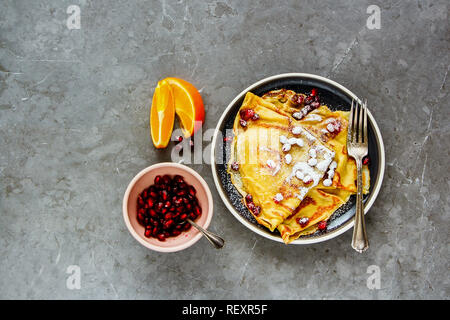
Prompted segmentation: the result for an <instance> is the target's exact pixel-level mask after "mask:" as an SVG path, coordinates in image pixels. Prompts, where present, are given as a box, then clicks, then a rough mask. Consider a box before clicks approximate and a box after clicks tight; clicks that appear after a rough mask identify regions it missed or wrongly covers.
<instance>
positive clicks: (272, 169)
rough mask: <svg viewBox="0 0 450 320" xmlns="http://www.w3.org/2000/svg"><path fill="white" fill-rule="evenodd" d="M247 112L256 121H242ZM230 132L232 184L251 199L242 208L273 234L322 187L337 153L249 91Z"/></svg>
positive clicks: (290, 118)
mask: <svg viewBox="0 0 450 320" xmlns="http://www.w3.org/2000/svg"><path fill="white" fill-rule="evenodd" d="M246 110H252V113H254V114H256V115H257V117H256V118H255V120H252V119H247V120H244V119H243V118H242V117H241V115H242V114H243V112H244V113H245V111H246ZM242 121H245V125H242ZM233 132H234V138H233V142H232V145H231V157H230V161H229V166H228V172H229V173H230V175H231V181H232V182H233V184H234V185H235V186H236V188H237V189H238V191H239V192H240V193H241V194H242V195H243V196H244V197H245V196H247V195H251V203H248V202H245V204H246V205H247V207H248V208H249V210H250V212H252V214H253V216H254V217H255V219H256V220H257V221H258V223H260V224H262V225H264V226H265V227H267V228H268V229H269V230H271V231H274V230H275V228H277V227H278V226H279V225H280V224H281V223H282V222H283V221H284V220H285V219H286V218H288V217H289V216H291V215H292V214H293V213H295V212H296V209H297V208H298V206H299V205H300V203H301V202H302V200H303V199H304V198H305V197H306V195H307V193H308V192H309V191H310V190H311V189H313V188H314V187H315V186H317V185H318V184H319V183H320V181H321V179H322V178H323V176H324V174H325V173H326V170H327V169H328V167H329V165H330V164H331V162H332V161H333V158H334V156H335V152H334V151H333V150H331V149H330V148H328V147H327V146H326V145H325V144H324V143H323V142H321V141H320V140H319V139H318V138H317V137H315V136H314V135H313V134H311V133H310V132H309V131H308V130H307V129H305V128H304V127H303V126H302V125H301V123H300V122H298V121H297V120H295V119H294V118H292V117H291V116H289V115H287V114H284V113H283V112H279V111H278V110H277V108H276V106H275V105H273V104H272V103H270V102H267V101H264V100H263V99H262V98H260V97H258V96H256V95H254V94H252V93H247V95H246V96H245V99H244V102H243V103H242V106H241V108H240V110H239V112H238V114H237V116H236V119H235V122H234V126H233ZM311 154H313V155H314V157H312V156H311ZM312 158H314V160H312V161H311V159H312ZM255 207H256V208H258V209H257V210H255V209H254V208H255ZM325 214H326V213H323V215H322V216H320V217H318V219H320V218H322V219H323V217H324V216H325Z"/></svg>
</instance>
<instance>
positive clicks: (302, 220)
mask: <svg viewBox="0 0 450 320" xmlns="http://www.w3.org/2000/svg"><path fill="white" fill-rule="evenodd" d="M297 222H298V224H299V225H300V226H301V227H302V228H304V227H306V225H307V224H308V222H309V218H307V217H303V218H298V219H297Z"/></svg>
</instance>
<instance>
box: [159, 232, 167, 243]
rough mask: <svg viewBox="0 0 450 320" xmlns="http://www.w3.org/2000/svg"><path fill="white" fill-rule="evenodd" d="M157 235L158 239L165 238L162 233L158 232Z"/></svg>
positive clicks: (163, 239) (162, 239)
mask: <svg viewBox="0 0 450 320" xmlns="http://www.w3.org/2000/svg"><path fill="white" fill-rule="evenodd" d="M157 237H158V240H159V241H165V240H166V237H165V236H164V234H162V233H160V234H158V235H157Z"/></svg>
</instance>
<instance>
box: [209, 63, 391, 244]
mask: <svg viewBox="0 0 450 320" xmlns="http://www.w3.org/2000/svg"><path fill="white" fill-rule="evenodd" d="M290 77H303V78H310V79H313V80H318V81H322V82H325V83H328V84H330V85H332V86H335V87H337V88H338V89H340V90H342V91H343V92H344V93H345V94H347V95H348V96H350V97H352V98H354V99H355V100H357V101H359V102H361V99H359V98H358V96H357V95H356V94H354V93H353V92H352V91H350V90H349V89H347V88H346V87H344V86H343V85H341V84H339V83H338V82H336V81H334V80H331V79H328V78H325V77H322V76H319V75H315V74H311V73H301V72H291V73H281V74H277V75H272V76H269V77H266V78H264V79H261V80H259V81H257V82H255V83H253V84H251V85H250V86H248V87H247V88H246V89H244V90H242V91H241V92H240V93H238V94H237V95H236V96H235V98H234V99H233V100H232V101H231V102H230V103H229V104H228V106H227V107H226V108H225V110H224V111H223V112H222V115H221V116H220V118H219V121H218V122H217V125H216V128H215V130H214V135H213V139H212V144H211V159H210V162H211V171H212V175H213V179H214V184H215V186H216V189H217V191H218V193H219V195H220V197H221V198H222V201H223V203H224V204H225V206H226V207H227V209H228V210H229V211H230V212H231V213H232V214H233V215H234V217H235V218H236V219H237V220H238V221H239V222H241V223H242V224H243V225H244V226H246V227H247V228H249V229H250V230H251V231H253V232H255V233H257V234H259V235H260V236H263V237H265V238H267V239H270V240H274V241H276V242H281V243H284V242H283V239H282V238H281V237H277V236H274V235H271V234H268V233H267V232H264V231H263V230H261V229H259V228H257V227H256V226H254V225H253V224H251V223H250V222H249V221H247V220H246V219H245V218H244V217H242V216H241V215H240V214H239V213H238V212H237V211H236V209H235V208H234V207H233V206H232V204H231V203H230V202H229V201H228V200H227V196H226V195H225V194H224V192H223V190H222V187H221V184H220V179H219V176H218V173H217V170H216V169H215V168H216V161H215V159H216V157H215V155H216V144H217V137H218V133H219V132H220V126H221V125H222V123H223V121H224V119H225V116H226V115H227V114H228V113H229V111H230V109H231V108H232V107H233V105H234V104H235V103H236V102H237V101H238V100H239V99H241V98H242V97H243V96H244V95H245V94H246V93H247V92H249V91H251V90H252V89H254V88H255V87H258V86H260V85H262V84H264V83H267V82H270V81H273V80H277V79H282V78H290ZM367 111H368V112H367V115H368V118H369V121H370V122H371V124H372V127H373V129H374V133H375V140H376V141H377V142H378V145H377V148H378V154H379V155H380V161H379V164H378V165H379V170H378V174H377V177H376V181H375V184H374V188H373V190H372V192H371V194H370V197H369V199H368V201H367V202H366V203H365V206H364V214H367V212H368V211H369V210H370V208H371V207H372V205H373V204H374V202H375V200H376V198H377V197H378V194H379V192H380V189H381V185H382V183H383V178H384V172H385V150H384V143H383V137H382V135H381V131H380V129H379V127H378V124H377V122H376V121H375V118H374V117H373V116H372V114H371V112H370V110H367ZM354 219H355V217H354V216H353V217H352V218H351V219H349V220H348V221H347V222H345V223H344V224H342V225H341V226H339V227H337V228H336V229H334V230H332V231H331V232H329V233H326V234H324V235H320V236H317V237H310V238H305V239H296V240H294V241H292V242H291V243H289V244H300V245H305V244H313V243H319V242H323V241H327V240H330V239H333V238H335V237H337V236H339V235H341V234H343V233H344V232H346V231H347V230H349V229H350V228H352V227H353V225H354Z"/></svg>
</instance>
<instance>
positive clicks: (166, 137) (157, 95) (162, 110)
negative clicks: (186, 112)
mask: <svg viewBox="0 0 450 320" xmlns="http://www.w3.org/2000/svg"><path fill="white" fill-rule="evenodd" d="M174 120H175V104H174V98H173V93H172V88H171V86H170V85H169V83H168V82H167V81H165V80H161V81H160V82H158V85H157V87H156V88H155V92H154V94H153V100H152V107H151V111H150V133H151V136H152V141H153V144H154V145H155V147H156V148H165V147H167V145H168V144H169V141H170V137H171V135H172V130H173V123H174Z"/></svg>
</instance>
